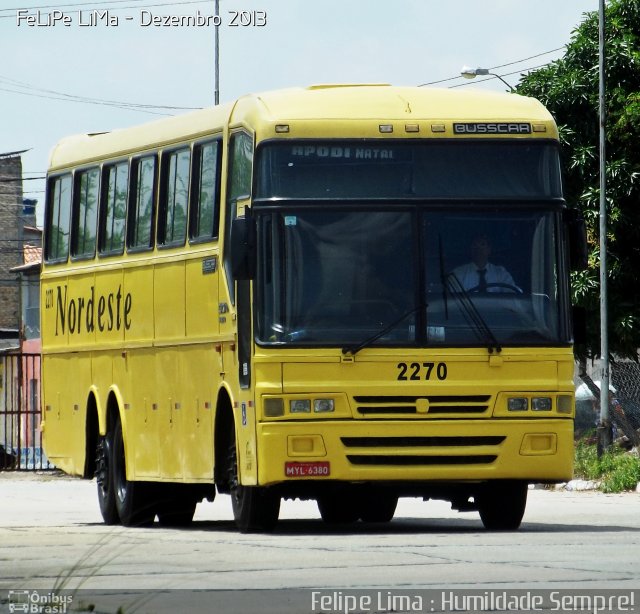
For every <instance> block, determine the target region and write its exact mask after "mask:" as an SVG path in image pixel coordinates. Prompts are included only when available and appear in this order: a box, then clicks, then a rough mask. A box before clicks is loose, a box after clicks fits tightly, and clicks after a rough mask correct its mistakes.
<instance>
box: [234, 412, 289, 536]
mask: <svg viewBox="0 0 640 614" xmlns="http://www.w3.org/2000/svg"><path fill="white" fill-rule="evenodd" d="M227 461H228V473H229V492H230V494H231V506H232V508H233V518H234V520H235V522H236V526H237V527H238V529H240V531H241V532H242V533H253V532H268V531H273V529H274V528H275V526H276V524H277V523H278V516H279V514H280V497H279V496H278V495H277V494H275V493H274V492H273V491H272V490H270V489H269V488H265V487H264V486H243V485H242V484H240V478H239V473H238V455H237V451H236V433H235V428H234V427H233V424H232V425H231V433H230V436H229V449H228V454H227Z"/></svg>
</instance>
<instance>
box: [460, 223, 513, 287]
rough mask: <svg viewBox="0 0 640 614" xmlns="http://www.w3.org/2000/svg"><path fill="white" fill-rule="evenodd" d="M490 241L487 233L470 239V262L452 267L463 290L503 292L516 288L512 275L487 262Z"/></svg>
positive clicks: (489, 252)
mask: <svg viewBox="0 0 640 614" xmlns="http://www.w3.org/2000/svg"><path fill="white" fill-rule="evenodd" d="M490 256H491V242H490V241H489V238H488V237H487V235H484V234H482V235H477V236H475V237H474V238H473V241H471V262H469V263H467V264H463V265H461V266H459V267H457V268H455V269H454V271H453V274H454V275H455V276H456V278H457V279H458V281H459V282H460V284H461V285H462V287H463V288H464V289H465V290H468V291H471V292H505V291H507V292H508V291H509V289H511V290H512V291H513V290H515V289H517V286H516V284H515V282H514V281H513V277H511V274H510V273H509V271H507V269H505V268H504V267H503V266H499V265H496V264H492V263H491V262H489V257H490Z"/></svg>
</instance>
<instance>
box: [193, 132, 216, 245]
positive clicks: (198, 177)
mask: <svg viewBox="0 0 640 614" xmlns="http://www.w3.org/2000/svg"><path fill="white" fill-rule="evenodd" d="M219 149H220V142H219V141H216V142H213V143H204V144H202V145H198V146H196V147H195V148H194V173H193V181H194V186H193V201H192V213H191V232H190V238H191V239H193V240H198V241H204V240H206V239H211V238H214V237H217V236H218V202H219V194H220V190H219V187H220V172H219V169H220V164H219V162H220V155H219Z"/></svg>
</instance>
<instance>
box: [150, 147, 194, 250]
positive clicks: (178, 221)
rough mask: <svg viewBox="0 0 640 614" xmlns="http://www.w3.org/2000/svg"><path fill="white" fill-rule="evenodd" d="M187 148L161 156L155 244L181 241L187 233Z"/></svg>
mask: <svg viewBox="0 0 640 614" xmlns="http://www.w3.org/2000/svg"><path fill="white" fill-rule="evenodd" d="M190 161H191V150H190V149H189V148H188V147H185V148H183V149H178V150H176V151H170V152H168V153H166V154H165V155H164V156H163V158H162V185H161V188H160V212H159V218H158V245H163V246H166V247H169V246H179V245H184V241H185V239H186V236H187V206H188V203H189V172H190Z"/></svg>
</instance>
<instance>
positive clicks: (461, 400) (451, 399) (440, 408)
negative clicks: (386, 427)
mask: <svg viewBox="0 0 640 614" xmlns="http://www.w3.org/2000/svg"><path fill="white" fill-rule="evenodd" d="M490 399H491V397H490V396H489V395H468V396H460V395H456V396H452V395H450V396H444V395H443V396H357V397H354V401H355V402H356V409H357V412H358V413H359V414H361V415H363V416H384V415H387V416H394V417H397V416H403V415H404V416H420V417H442V416H446V417H448V418H458V417H459V418H464V417H468V416H473V417H480V416H482V415H483V414H484V415H486V414H488V413H489V400H490ZM420 403H423V404H424V406H425V408H426V411H419V410H418V407H419V405H420Z"/></svg>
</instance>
